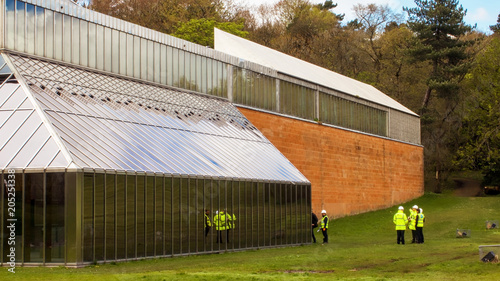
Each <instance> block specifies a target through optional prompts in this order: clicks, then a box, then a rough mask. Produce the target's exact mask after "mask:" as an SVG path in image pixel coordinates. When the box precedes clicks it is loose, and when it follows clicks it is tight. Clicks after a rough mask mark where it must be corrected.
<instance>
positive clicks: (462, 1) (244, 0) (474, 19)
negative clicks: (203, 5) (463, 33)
mask: <svg viewBox="0 0 500 281" xmlns="http://www.w3.org/2000/svg"><path fill="white" fill-rule="evenodd" d="M234 1H235V2H236V3H239V4H248V5H259V4H263V3H276V2H278V0H234ZM310 1H311V3H316V4H317V3H324V2H325V1H324V0H323V1H321V0H310ZM333 3H337V7H336V8H334V9H333V10H332V11H333V12H334V13H336V14H345V18H344V21H343V22H344V23H347V22H348V21H351V20H353V19H355V18H356V17H355V15H354V12H353V10H352V7H353V6H354V5H355V4H364V5H366V4H371V3H374V4H377V5H388V6H389V7H390V8H391V9H392V10H393V11H394V12H396V13H403V7H409V8H413V7H416V5H415V2H414V1H413V0H333ZM459 5H462V7H463V8H464V9H466V10H467V15H466V16H465V19H464V21H465V23H466V24H470V25H472V26H473V25H474V24H477V30H478V31H481V32H484V33H486V34H491V31H490V28H489V26H490V25H494V24H496V23H497V18H498V14H500V1H499V0H459ZM405 15H407V14H406V13H405Z"/></svg>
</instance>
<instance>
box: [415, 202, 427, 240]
mask: <svg viewBox="0 0 500 281" xmlns="http://www.w3.org/2000/svg"><path fill="white" fill-rule="evenodd" d="M424 222H425V215H424V211H423V210H422V208H420V209H418V214H417V243H418V244H422V243H424V232H423V229H424Z"/></svg>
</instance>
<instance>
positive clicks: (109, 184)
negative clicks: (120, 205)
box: [105, 174, 116, 260]
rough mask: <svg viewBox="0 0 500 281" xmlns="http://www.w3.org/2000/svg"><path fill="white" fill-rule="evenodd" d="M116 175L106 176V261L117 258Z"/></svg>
mask: <svg viewBox="0 0 500 281" xmlns="http://www.w3.org/2000/svg"><path fill="white" fill-rule="evenodd" d="M115 177H116V176H115V175H113V174H111V175H109V174H107V175H106V191H105V192H106V200H105V202H106V210H105V213H106V260H114V259H116V258H115V237H116V235H115V209H116V207H115V203H116V198H115V196H116V191H115Z"/></svg>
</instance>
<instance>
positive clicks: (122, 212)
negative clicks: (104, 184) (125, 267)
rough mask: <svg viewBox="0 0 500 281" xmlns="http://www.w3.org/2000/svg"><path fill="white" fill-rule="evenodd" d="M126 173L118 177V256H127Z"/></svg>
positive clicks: (120, 257) (122, 257)
mask: <svg viewBox="0 0 500 281" xmlns="http://www.w3.org/2000/svg"><path fill="white" fill-rule="evenodd" d="M125 192H126V186H125V175H117V178H116V258H117V259H124V258H126V252H125V249H126V243H127V241H126V240H125V232H126V227H125V226H126V201H125Z"/></svg>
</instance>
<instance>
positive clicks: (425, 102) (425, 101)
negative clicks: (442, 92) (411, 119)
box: [422, 87, 432, 109]
mask: <svg viewBox="0 0 500 281" xmlns="http://www.w3.org/2000/svg"><path fill="white" fill-rule="evenodd" d="M431 91H432V90H431V88H429V87H428V88H427V91H425V96H424V100H423V101H422V109H425V108H427V105H428V104H429V99H430V98H431Z"/></svg>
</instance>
